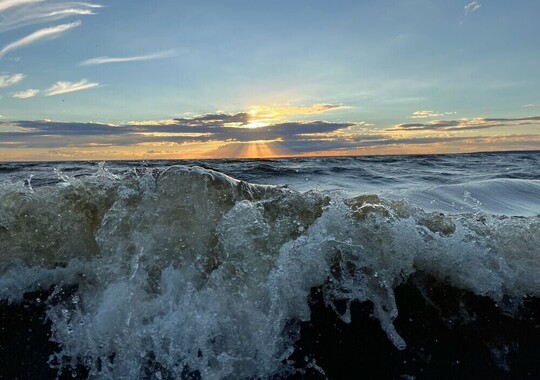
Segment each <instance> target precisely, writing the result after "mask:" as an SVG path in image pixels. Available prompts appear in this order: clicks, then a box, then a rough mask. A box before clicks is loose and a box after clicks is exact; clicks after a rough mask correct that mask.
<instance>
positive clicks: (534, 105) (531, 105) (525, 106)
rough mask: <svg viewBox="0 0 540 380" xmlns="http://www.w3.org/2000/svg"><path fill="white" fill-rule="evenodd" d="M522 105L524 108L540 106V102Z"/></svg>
mask: <svg viewBox="0 0 540 380" xmlns="http://www.w3.org/2000/svg"><path fill="white" fill-rule="evenodd" d="M521 107H523V108H534V107H540V104H532V103H529V104H524V105H522V106H521Z"/></svg>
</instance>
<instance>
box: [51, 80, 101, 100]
mask: <svg viewBox="0 0 540 380" xmlns="http://www.w3.org/2000/svg"><path fill="white" fill-rule="evenodd" d="M97 86H99V83H92V82H88V80H86V79H83V80H81V81H79V82H66V81H60V82H56V83H55V84H53V85H52V87H51V88H49V89H47V90H45V95H47V96H53V95H61V94H67V93H68V92H75V91H82V90H88V89H90V88H94V87H97Z"/></svg>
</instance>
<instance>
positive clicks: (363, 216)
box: [0, 152, 540, 379]
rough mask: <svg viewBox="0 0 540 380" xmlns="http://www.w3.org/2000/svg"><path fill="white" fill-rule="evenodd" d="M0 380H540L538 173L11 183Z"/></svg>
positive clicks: (232, 173) (375, 163) (72, 171)
mask: <svg viewBox="0 0 540 380" xmlns="http://www.w3.org/2000/svg"><path fill="white" fill-rule="evenodd" d="M0 255H1V256H0V298H1V299H2V301H1V303H0V322H1V323H2V330H1V333H0V378H16V377H18V378H55V377H56V376H59V377H61V378H73V377H75V378H93V379H94V378H95V379H122V378H123V379H165V378H168V379H181V378H184V379H190V378H191V379H199V378H202V379H256V378H261V379H278V378H291V379H293V378H306V379H311V378H321V379H324V378H330V379H342V378H347V379H348V378H350V379H356V378H383V379H431V378H456V379H458V378H459V379H462V378H501V379H505V378H539V377H540V364H539V363H540V317H539V316H538V313H539V312H540V302H539V300H538V296H539V295H540V276H539V273H540V153H539V152H527V153H523V152H522V153H484V154H467V155H442V156H391V157H389V156H385V157H346V158H316V159H278V160H220V161H185V162H184V161H183V162H171V161H152V162H110V163H109V162H108V163H22V164H21V163H3V164H0Z"/></svg>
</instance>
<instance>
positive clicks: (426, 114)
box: [409, 111, 455, 119]
mask: <svg viewBox="0 0 540 380" xmlns="http://www.w3.org/2000/svg"><path fill="white" fill-rule="evenodd" d="M453 114H455V112H437V111H416V112H413V114H412V115H411V116H409V119H427V118H430V117H441V116H447V115H453Z"/></svg>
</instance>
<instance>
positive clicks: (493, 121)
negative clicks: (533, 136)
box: [388, 116, 540, 131]
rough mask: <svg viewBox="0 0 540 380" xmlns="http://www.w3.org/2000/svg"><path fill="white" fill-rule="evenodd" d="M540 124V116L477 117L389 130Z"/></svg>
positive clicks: (410, 124) (440, 129) (417, 124)
mask: <svg viewBox="0 0 540 380" xmlns="http://www.w3.org/2000/svg"><path fill="white" fill-rule="evenodd" d="M531 124H532V125H540V116H532V117H521V118H508V119H506V118H476V119H460V120H434V121H430V122H428V123H407V124H397V125H395V126H394V127H392V128H390V129H388V130H389V131H396V130H397V131H463V130H470V129H486V128H496V127H511V126H518V125H531Z"/></svg>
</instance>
